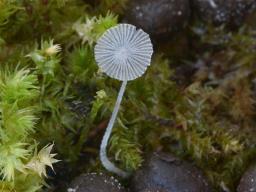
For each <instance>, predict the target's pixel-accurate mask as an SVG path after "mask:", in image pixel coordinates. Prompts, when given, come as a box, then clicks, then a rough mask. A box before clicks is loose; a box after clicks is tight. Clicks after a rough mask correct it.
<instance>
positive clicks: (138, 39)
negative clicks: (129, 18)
mask: <svg viewBox="0 0 256 192" xmlns="http://www.w3.org/2000/svg"><path fill="white" fill-rule="evenodd" d="M152 54H153V46H152V43H151V40H150V37H149V35H148V34H147V33H145V32H144V31H143V30H141V29H139V30H137V29H136V27H135V26H133V25H130V24H119V25H117V26H115V27H112V28H110V29H108V30H107V31H106V32H105V33H104V34H103V35H102V37H100V38H99V40H98V42H97V44H96V46H95V59H96V62H97V63H98V66H99V67H100V69H101V70H102V71H103V72H105V73H106V74H107V75H108V76H110V77H112V78H115V79H118V80H121V81H130V80H134V79H136V78H138V77H140V76H142V75H143V74H144V72H145V71H146V69H147V67H148V66H149V65H150V62H151V57H152Z"/></svg>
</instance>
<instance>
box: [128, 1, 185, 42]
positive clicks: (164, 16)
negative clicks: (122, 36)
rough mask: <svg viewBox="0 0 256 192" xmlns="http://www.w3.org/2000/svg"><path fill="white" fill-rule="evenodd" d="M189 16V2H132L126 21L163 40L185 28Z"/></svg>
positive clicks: (129, 5)
mask: <svg viewBox="0 0 256 192" xmlns="http://www.w3.org/2000/svg"><path fill="white" fill-rule="evenodd" d="M189 16H190V5H189V0H157V1H156V0H131V1H130V3H129V4H128V7H127V10H126V14H125V19H124V21H125V22H128V23H130V24H133V25H135V26H137V27H139V28H142V29H144V30H145V31H146V32H147V33H149V34H150V35H151V36H153V37H156V38H162V37H165V36H167V35H169V34H170V33H172V32H174V31H178V30H180V29H182V28H184V27H185V26H186V25H187V23H188V20H189Z"/></svg>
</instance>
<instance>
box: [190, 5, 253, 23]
mask: <svg viewBox="0 0 256 192" xmlns="http://www.w3.org/2000/svg"><path fill="white" fill-rule="evenodd" d="M192 2H193V8H194V10H195V12H196V13H197V14H198V15H199V17H200V19H202V20H204V21H206V22H209V21H210V22H212V23H213V24H215V25H221V24H226V25H229V26H232V27H233V26H234V27H237V26H240V25H241V24H243V21H244V19H245V17H246V16H247V15H248V14H249V13H251V12H252V11H253V10H255V8H256V1H255V0H192Z"/></svg>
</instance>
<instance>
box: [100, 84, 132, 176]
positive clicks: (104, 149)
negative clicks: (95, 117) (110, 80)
mask: <svg viewBox="0 0 256 192" xmlns="http://www.w3.org/2000/svg"><path fill="white" fill-rule="evenodd" d="M126 85H127V81H123V83H122V86H121V88H120V90H119V93H118V97H117V100H116V104H115V108H114V110H113V113H112V116H111V118H110V120H109V123H108V126H107V128H106V131H105V134H104V136H103V139H102V142H101V146H100V160H101V162H102V164H103V166H104V167H105V168H106V169H107V170H108V171H110V172H113V173H116V174H117V175H119V176H120V177H124V178H125V177H128V176H129V174H128V173H127V172H125V171H123V170H121V169H119V168H118V167H116V166H115V165H114V164H113V163H112V162H111V161H110V160H109V159H108V156H107V145H108V140H109V137H110V134H111V132H112V129H113V126H114V123H115V120H116V117H117V114H118V111H119V108H120V104H121V102H122V98H123V95H124V91H125V88H126Z"/></svg>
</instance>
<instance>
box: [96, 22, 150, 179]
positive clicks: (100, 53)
mask: <svg viewBox="0 0 256 192" xmlns="http://www.w3.org/2000/svg"><path fill="white" fill-rule="evenodd" d="M94 51H95V59H96V62H97V64H98V66H99V68H100V69H101V70H102V71H103V72H105V73H106V74H107V75H108V76H110V77H112V78H114V79H117V80H120V81H122V86H121V89H120V91H119V94H118V97H117V101H116V104H115V107H114V110H113V113H112V116H111V118H110V121H109V123H108V126H107V129H106V132H105V134H104V136H103V139H102V142H101V146H100V160H101V162H102V164H103V166H104V167H105V168H106V169H107V170H108V171H110V172H113V173H116V174H117V175H119V176H121V177H127V176H128V175H129V174H128V173H127V172H125V171H123V170H121V169H119V168H118V167H116V166H115V165H114V164H113V163H112V162H111V161H110V160H109V159H108V157H107V149H106V148H107V144H108V140H109V137H110V134H111V132H112V128H113V125H114V123H115V120H116V117H117V114H118V110H119V108H120V104H121V101H122V98H123V95H124V91H125V88H126V85H127V82H128V81H131V80H134V79H136V78H138V77H140V76H142V75H143V74H144V73H145V71H146V69H147V67H148V66H149V65H150V62H151V57H152V54H153V46H152V43H151V40H150V37H149V35H148V34H147V33H145V32H144V31H143V30H141V29H139V30H137V29H136V27H135V26H133V25H130V24H119V25H117V26H115V27H112V28H110V29H108V30H107V31H106V32H105V33H104V34H103V35H102V36H101V37H100V38H99V40H98V42H97V44H96V46H95V50H94Z"/></svg>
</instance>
